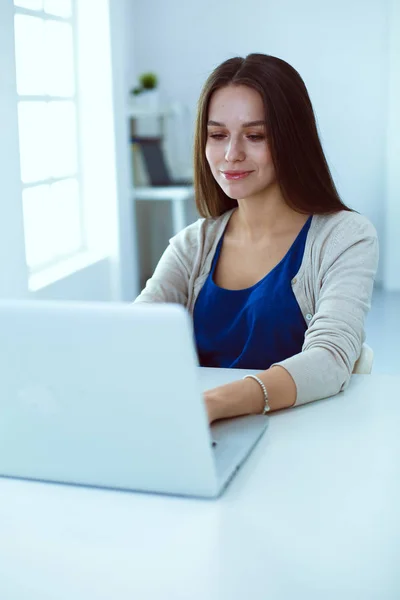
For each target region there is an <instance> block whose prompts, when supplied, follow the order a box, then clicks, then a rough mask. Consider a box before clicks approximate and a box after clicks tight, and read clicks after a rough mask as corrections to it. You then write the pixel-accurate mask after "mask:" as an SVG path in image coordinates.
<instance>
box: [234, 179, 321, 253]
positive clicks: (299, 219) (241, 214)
mask: <svg viewBox="0 0 400 600" xmlns="http://www.w3.org/2000/svg"><path fill="white" fill-rule="evenodd" d="M308 216H309V215H304V214H301V213H298V212H296V211H295V210H293V209H292V208H290V207H289V206H288V205H287V204H286V202H285V201H284V199H283V196H282V194H281V191H280V189H279V188H278V187H277V186H276V187H274V188H270V189H268V190H267V191H265V192H264V193H263V194H262V195H259V196H257V197H256V196H252V197H251V198H245V199H243V200H238V208H237V209H236V210H235V211H234V214H233V215H232V217H231V219H230V223H229V225H230V227H229V230H230V231H229V234H230V236H231V237H232V238H235V239H236V240H237V241H238V242H239V241H241V242H243V243H258V242H261V241H262V240H266V239H269V240H270V239H271V238H274V237H279V236H281V235H285V234H288V233H291V232H293V231H294V230H295V231H296V230H297V229H299V228H301V227H302V226H303V225H304V223H305V222H306V221H307V219H308Z"/></svg>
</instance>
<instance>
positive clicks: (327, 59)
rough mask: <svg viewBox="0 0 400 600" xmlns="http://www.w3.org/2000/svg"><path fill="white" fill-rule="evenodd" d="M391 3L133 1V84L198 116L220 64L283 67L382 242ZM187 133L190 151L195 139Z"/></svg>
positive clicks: (353, 202)
mask: <svg viewBox="0 0 400 600" xmlns="http://www.w3.org/2000/svg"><path fill="white" fill-rule="evenodd" d="M389 2H390V0H351V1H349V0H336V1H335V2H327V1H321V0H303V1H302V2H298V1H297V0H274V1H272V0H264V1H263V2H259V1H258V0H247V1H246V2H245V3H238V4H235V3H232V2H231V0H219V1H218V2H216V1H215V0H212V1H211V0H203V1H202V2H186V1H184V0H169V1H168V2H164V1H163V0H146V2H142V0H131V2H130V11H131V12H130V22H131V29H132V37H131V40H130V42H129V45H128V47H127V48H128V57H132V56H134V59H135V62H134V64H132V68H131V71H130V73H129V76H130V80H131V83H132V84H134V83H135V81H136V76H137V74H138V73H140V72H143V71H147V70H154V71H156V72H157V73H158V74H159V75H160V77H161V85H160V89H161V93H162V94H163V96H164V97H165V98H172V99H176V100H179V101H182V102H185V103H188V104H189V105H190V106H191V108H192V114H193V115H194V112H195V106H196V102H197V98H198V95H199V92H200V89H201V86H202V84H203V82H204V80H205V78H206V77H207V75H208V74H209V72H210V71H211V70H212V69H213V67H215V66H216V65H217V64H219V63H220V62H221V61H222V60H224V59H226V58H229V57H231V56H234V55H241V56H244V55H246V54H248V53H250V52H263V53H266V54H272V55H276V56H279V57H280V58H283V59H285V60H287V61H288V62H289V63H291V64H292V65H293V66H294V67H295V68H296V69H297V70H298V71H299V72H300V74H301V75H302V77H303V79H304V80H305V83H306V85H307V87H308V90H309V92H310V96H311V99H312V102H313V105H314V108H315V111H316V114H317V120H318V124H319V129H320V132H321V137H322V141H323V145H324V149H325V152H326V154H327V158H328V161H329V164H330V167H331V169H332V173H333V176H334V178H335V181H336V183H337V185H338V188H339V192H340V193H341V195H342V198H343V200H344V201H345V202H346V203H348V204H349V205H350V206H351V207H353V208H355V209H356V210H358V211H360V212H362V213H364V214H365V215H367V216H368V217H369V218H370V219H371V220H372V221H373V223H374V224H375V226H376V227H377V229H378V233H379V235H380V237H381V239H383V236H384V228H385V214H384V202H385V187H386V182H385V177H386V173H385V159H386V139H385V135H386V119H387V110H386V109H387V85H388V60H387V58H388V31H389V24H388V11H389ZM394 2H397V0H394ZM185 134H186V136H187V142H186V143H187V147H188V149H189V150H188V152H190V146H191V139H192V131H190V132H189V131H187V132H185ZM399 225H400V223H399ZM382 250H384V248H383V249H382ZM382 264H383V261H381V267H380V273H379V279H380V278H381V274H382Z"/></svg>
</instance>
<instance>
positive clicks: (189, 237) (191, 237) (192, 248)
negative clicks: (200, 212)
mask: <svg viewBox="0 0 400 600" xmlns="http://www.w3.org/2000/svg"><path fill="white" fill-rule="evenodd" d="M231 212H232V211H231V210H230V211H228V212H225V213H224V214H222V215H221V216H220V217H216V218H205V219H204V218H202V219H197V221H195V222H194V223H192V224H191V225H188V226H187V227H185V229H182V231H180V232H179V233H177V234H176V235H175V236H174V237H172V238H171V239H170V244H171V246H173V247H174V249H175V250H176V251H177V252H178V253H179V254H180V255H181V256H184V257H187V258H188V259H189V260H190V259H191V260H194V259H195V257H196V255H197V254H198V253H199V252H200V253H201V254H202V255H207V254H208V252H209V251H210V249H211V248H212V247H213V246H214V245H215V242H216V241H217V240H218V239H219V238H220V236H221V234H222V232H223V230H224V228H225V226H226V223H227V222H228V220H229V217H230V214H231Z"/></svg>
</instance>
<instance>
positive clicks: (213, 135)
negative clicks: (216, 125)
mask: <svg viewBox="0 0 400 600" xmlns="http://www.w3.org/2000/svg"><path fill="white" fill-rule="evenodd" d="M210 137H211V138H212V139H213V140H222V139H223V138H224V137H225V136H224V134H223V133H210Z"/></svg>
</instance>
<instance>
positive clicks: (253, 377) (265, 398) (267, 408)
mask: <svg viewBox="0 0 400 600" xmlns="http://www.w3.org/2000/svg"><path fill="white" fill-rule="evenodd" d="M247 378H249V379H254V380H255V381H257V383H258V384H259V385H260V386H261V389H262V391H263V393H264V403H265V404H264V410H263V413H262V414H263V415H266V414H267V412H269V411H270V410H271V407H270V405H269V403H268V392H267V388H266V387H265V385H264V384H263V382H262V381H261V379H260V378H259V377H257V375H245V376H244V377H243V379H247Z"/></svg>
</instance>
